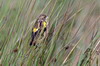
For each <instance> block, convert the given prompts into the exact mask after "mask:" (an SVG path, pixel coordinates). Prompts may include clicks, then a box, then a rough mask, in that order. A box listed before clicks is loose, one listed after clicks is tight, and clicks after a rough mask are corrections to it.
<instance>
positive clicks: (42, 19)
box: [30, 14, 48, 46]
mask: <svg viewBox="0 0 100 66" xmlns="http://www.w3.org/2000/svg"><path fill="white" fill-rule="evenodd" d="M47 20H48V17H47V16H46V15H45V14H41V15H40V16H39V17H38V18H37V20H36V23H35V26H34V27H33V28H32V35H31V41H30V46H31V45H35V44H34V42H35V41H34V39H36V37H37V36H39V35H40V33H41V32H42V31H43V34H44V35H47V34H48V21H47Z"/></svg>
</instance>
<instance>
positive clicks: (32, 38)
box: [30, 38, 34, 46]
mask: <svg viewBox="0 0 100 66" xmlns="http://www.w3.org/2000/svg"><path fill="white" fill-rule="evenodd" d="M33 41H34V39H33V38H32V40H31V42H30V46H32V43H33Z"/></svg>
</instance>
